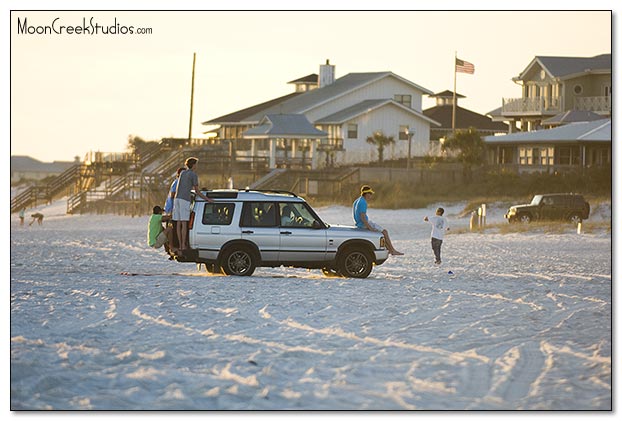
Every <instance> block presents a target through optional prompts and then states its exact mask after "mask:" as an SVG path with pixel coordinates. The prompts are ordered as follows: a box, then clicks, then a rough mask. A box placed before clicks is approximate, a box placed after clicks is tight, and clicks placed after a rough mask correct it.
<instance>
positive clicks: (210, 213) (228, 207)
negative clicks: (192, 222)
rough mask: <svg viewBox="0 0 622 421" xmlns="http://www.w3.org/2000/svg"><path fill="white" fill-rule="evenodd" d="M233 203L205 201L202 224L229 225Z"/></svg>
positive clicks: (233, 207)
mask: <svg viewBox="0 0 622 421" xmlns="http://www.w3.org/2000/svg"><path fill="white" fill-rule="evenodd" d="M234 209H235V204H233V203H206V204H205V207H204V208H203V218H202V222H203V225H231V219H232V218H233V210H234Z"/></svg>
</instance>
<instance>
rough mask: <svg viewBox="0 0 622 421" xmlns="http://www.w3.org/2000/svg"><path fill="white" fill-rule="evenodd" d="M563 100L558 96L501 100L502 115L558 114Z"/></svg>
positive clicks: (561, 109) (562, 106)
mask: <svg viewBox="0 0 622 421" xmlns="http://www.w3.org/2000/svg"><path fill="white" fill-rule="evenodd" d="M563 100H564V98H563V97H560V96H551V97H544V96H539V97H535V98H503V100H502V101H503V103H502V104H503V105H502V109H501V112H502V114H543V113H546V114H550V113H559V112H561V111H563V108H564V104H563V103H564V101H563Z"/></svg>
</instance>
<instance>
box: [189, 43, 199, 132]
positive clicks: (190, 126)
mask: <svg viewBox="0 0 622 421" xmlns="http://www.w3.org/2000/svg"><path fill="white" fill-rule="evenodd" d="M196 60H197V53H193V56H192V85H191V87H190V124H189V125H188V143H190V140H191V139H192V111H193V108H194V65H195V63H196Z"/></svg>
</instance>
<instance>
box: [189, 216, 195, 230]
mask: <svg viewBox="0 0 622 421" xmlns="http://www.w3.org/2000/svg"><path fill="white" fill-rule="evenodd" d="M193 225H194V211H192V212H190V220H189V221H188V230H191V229H192V226H193Z"/></svg>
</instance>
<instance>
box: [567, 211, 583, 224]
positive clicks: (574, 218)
mask: <svg viewBox="0 0 622 421" xmlns="http://www.w3.org/2000/svg"><path fill="white" fill-rule="evenodd" d="M568 220H569V221H570V222H572V223H573V224H575V225H577V224H578V223H579V222H581V221H583V219H582V218H581V216H579V215H577V214H576V213H573V214H572V215H570V218H568Z"/></svg>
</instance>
